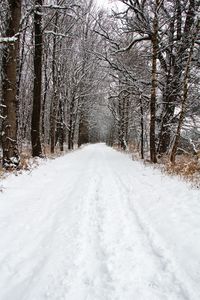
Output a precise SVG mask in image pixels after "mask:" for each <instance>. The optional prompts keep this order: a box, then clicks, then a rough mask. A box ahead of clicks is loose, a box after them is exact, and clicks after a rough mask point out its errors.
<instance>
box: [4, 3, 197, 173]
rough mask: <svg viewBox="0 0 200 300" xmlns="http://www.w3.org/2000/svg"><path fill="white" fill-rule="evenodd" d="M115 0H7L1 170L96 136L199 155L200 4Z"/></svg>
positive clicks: (163, 152) (145, 152) (147, 152)
mask: <svg viewBox="0 0 200 300" xmlns="http://www.w3.org/2000/svg"><path fill="white" fill-rule="evenodd" d="M113 2H115V1H113ZM118 2H120V3H121V6H120V9H114V8H113V9H105V8H99V6H98V5H97V3H96V2H95V1H94V0H87V1H86V0H76V1H75V0H5V1H1V2H0V74H1V79H0V132H1V135H0V149H1V151H0V155H1V163H2V167H3V168H6V169H10V168H18V167H20V159H21V156H22V153H24V152H25V153H29V154H27V155H30V156H33V157H37V156H39V157H45V156H46V155H48V153H52V154H53V153H55V152H56V153H58V152H63V151H65V150H66V149H74V148H76V147H80V146H81V145H82V144H87V143H96V142H106V143H107V144H108V145H110V146H116V147H118V148H120V149H122V150H127V149H129V148H132V149H134V151H135V152H137V153H138V155H139V156H140V158H142V159H148V160H149V161H150V162H152V163H156V162H157V161H159V160H161V159H162V158H163V157H164V158H165V159H166V160H167V161H170V162H171V163H172V164H175V163H176V158H177V156H180V155H183V154H184V155H185V154H186V155H190V156H191V157H192V158H195V159H197V160H198V157H199V156H200V102H199V100H200V93H199V92H200V69H199V67H200V32H199V29H200V22H199V12H200V3H199V1H197V0H118Z"/></svg>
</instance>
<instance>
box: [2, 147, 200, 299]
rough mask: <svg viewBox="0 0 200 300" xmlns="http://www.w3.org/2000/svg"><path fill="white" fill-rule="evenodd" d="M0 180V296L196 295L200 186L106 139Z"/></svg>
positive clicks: (198, 284) (199, 264)
mask: <svg viewBox="0 0 200 300" xmlns="http://www.w3.org/2000/svg"><path fill="white" fill-rule="evenodd" d="M0 186H1V189H2V192H0V300H46V299H49V300H141V299H142V300H157V299H162V300H163V299H166V300H177V299H185V300H186V299H187V300H199V299H200V191H199V190H198V189H194V188H193V189H192V188H190V187H189V185H187V184H186V183H184V182H182V181H179V180H178V179H177V178H171V177H168V176H166V175H164V174H162V173H161V172H160V171H159V170H155V169H153V168H151V167H145V166H144V165H143V164H142V163H140V162H135V161H132V160H131V159H130V156H129V155H128V154H122V153H119V152H117V151H115V150H113V149H111V148H109V147H107V146H105V145H104V144H95V145H88V146H85V147H84V148H82V149H80V150H77V151H74V152H71V153H69V154H67V155H65V156H63V157H60V158H57V159H55V160H51V161H47V162H45V163H44V164H42V165H41V166H39V167H38V168H36V169H34V170H32V171H31V172H24V173H23V174H21V175H19V176H15V175H10V176H8V177H7V178H6V179H5V180H2V181H1V182H0Z"/></svg>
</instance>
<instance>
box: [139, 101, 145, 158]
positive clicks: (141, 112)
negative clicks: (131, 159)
mask: <svg viewBox="0 0 200 300" xmlns="http://www.w3.org/2000/svg"><path fill="white" fill-rule="evenodd" d="M140 127H141V132H140V155H141V159H144V110H143V103H142V97H141V95H140Z"/></svg>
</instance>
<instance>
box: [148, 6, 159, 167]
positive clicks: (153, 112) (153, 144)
mask: <svg viewBox="0 0 200 300" xmlns="http://www.w3.org/2000/svg"><path fill="white" fill-rule="evenodd" d="M158 7H159V0H156V7H155V14H154V20H153V33H152V75H151V76H152V81H151V99H150V160H151V162H152V163H156V162H157V158H156V139H155V123H156V89H157V56H158Z"/></svg>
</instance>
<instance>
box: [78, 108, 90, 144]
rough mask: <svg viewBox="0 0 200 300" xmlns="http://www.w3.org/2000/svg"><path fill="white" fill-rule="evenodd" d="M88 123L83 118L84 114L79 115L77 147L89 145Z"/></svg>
mask: <svg viewBox="0 0 200 300" xmlns="http://www.w3.org/2000/svg"><path fill="white" fill-rule="evenodd" d="M88 130H89V129H88V121H87V118H85V116H84V112H82V113H81V115H80V121H79V134H78V147H80V146H81V145H83V144H87V143H89V132H88Z"/></svg>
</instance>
